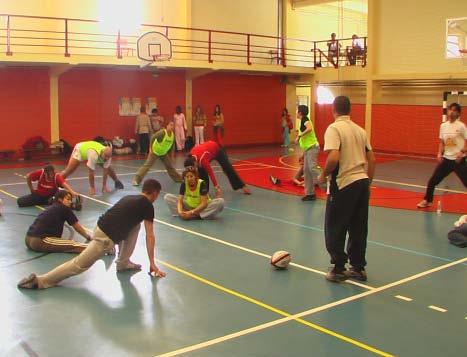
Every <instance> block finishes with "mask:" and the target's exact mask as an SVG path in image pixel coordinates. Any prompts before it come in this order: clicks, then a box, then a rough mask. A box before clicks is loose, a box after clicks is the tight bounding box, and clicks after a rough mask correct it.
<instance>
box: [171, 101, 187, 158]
mask: <svg viewBox="0 0 467 357" xmlns="http://www.w3.org/2000/svg"><path fill="white" fill-rule="evenodd" d="M186 130H187V125H186V119H185V114H183V113H182V107H181V106H180V105H177V106H176V108H175V114H174V131H175V143H176V144H177V145H176V148H177V151H182V150H183V149H184V148H185V133H186Z"/></svg>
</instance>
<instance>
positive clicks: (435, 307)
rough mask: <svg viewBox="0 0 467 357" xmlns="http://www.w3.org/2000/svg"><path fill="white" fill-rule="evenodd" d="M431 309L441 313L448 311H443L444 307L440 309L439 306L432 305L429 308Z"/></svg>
mask: <svg viewBox="0 0 467 357" xmlns="http://www.w3.org/2000/svg"><path fill="white" fill-rule="evenodd" d="M428 308H429V309H432V310H435V311H439V312H446V311H448V310H446V309H443V308H442V307H438V306H435V305H430V306H428Z"/></svg>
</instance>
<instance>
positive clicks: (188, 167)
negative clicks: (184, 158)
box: [182, 166, 199, 179]
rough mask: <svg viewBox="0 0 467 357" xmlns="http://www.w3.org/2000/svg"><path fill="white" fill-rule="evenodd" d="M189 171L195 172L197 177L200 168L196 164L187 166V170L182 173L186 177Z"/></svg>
mask: <svg viewBox="0 0 467 357" xmlns="http://www.w3.org/2000/svg"><path fill="white" fill-rule="evenodd" d="M189 172H191V173H193V174H194V175H195V176H196V177H199V173H198V170H197V169H196V167H195V166H187V167H185V170H183V173H182V176H183V178H184V179H185V177H186V175H187V174H188V173H189Z"/></svg>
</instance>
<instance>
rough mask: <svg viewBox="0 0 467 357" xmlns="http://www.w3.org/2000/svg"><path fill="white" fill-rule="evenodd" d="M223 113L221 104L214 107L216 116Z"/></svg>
mask: <svg viewBox="0 0 467 357" xmlns="http://www.w3.org/2000/svg"><path fill="white" fill-rule="evenodd" d="M217 108H219V113H217ZM221 113H222V110H221V106H220V105H219V104H216V106H215V107H214V115H216V114H221Z"/></svg>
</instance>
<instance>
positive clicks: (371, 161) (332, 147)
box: [319, 96, 375, 282]
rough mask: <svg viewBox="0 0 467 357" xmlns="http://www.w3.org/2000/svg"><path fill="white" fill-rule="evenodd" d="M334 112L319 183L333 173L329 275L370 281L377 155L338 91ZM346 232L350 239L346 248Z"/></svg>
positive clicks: (328, 208) (329, 207)
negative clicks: (369, 246) (370, 230)
mask: <svg viewBox="0 0 467 357" xmlns="http://www.w3.org/2000/svg"><path fill="white" fill-rule="evenodd" d="M333 114H334V118H335V121H334V123H332V124H331V125H329V127H328V128H327V129H326V133H325V134H324V151H325V152H327V154H328V157H327V159H326V166H325V167H324V170H323V172H322V174H321V176H320V178H319V181H320V183H324V182H325V181H326V179H327V177H328V176H330V179H329V183H328V185H329V189H328V197H327V202H326V218H325V223H324V235H325V239H326V249H327V251H328V252H329V254H330V256H331V263H332V264H334V267H333V269H332V270H331V271H330V272H328V274H327V275H326V279H327V280H329V281H332V282H340V281H344V280H346V279H348V278H353V279H357V280H360V281H366V280H367V275H366V272H365V266H366V260H365V253H366V242H367V235H368V205H369V199H370V184H371V181H372V180H373V175H374V172H375V156H374V154H373V151H372V149H371V146H370V143H369V141H368V137H367V135H366V132H365V130H363V129H362V128H361V127H359V126H358V125H357V124H355V123H354V122H353V121H352V120H350V116H349V114H350V100H349V98H347V97H345V96H339V97H336V98H335V99H334V103H333ZM366 165H368V166H367V168H366ZM347 233H348V235H349V241H348V243H347V252H345V250H344V248H345V240H346V236H347ZM347 260H349V261H350V265H351V268H350V271H347V270H346V267H345V265H346V264H347Z"/></svg>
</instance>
